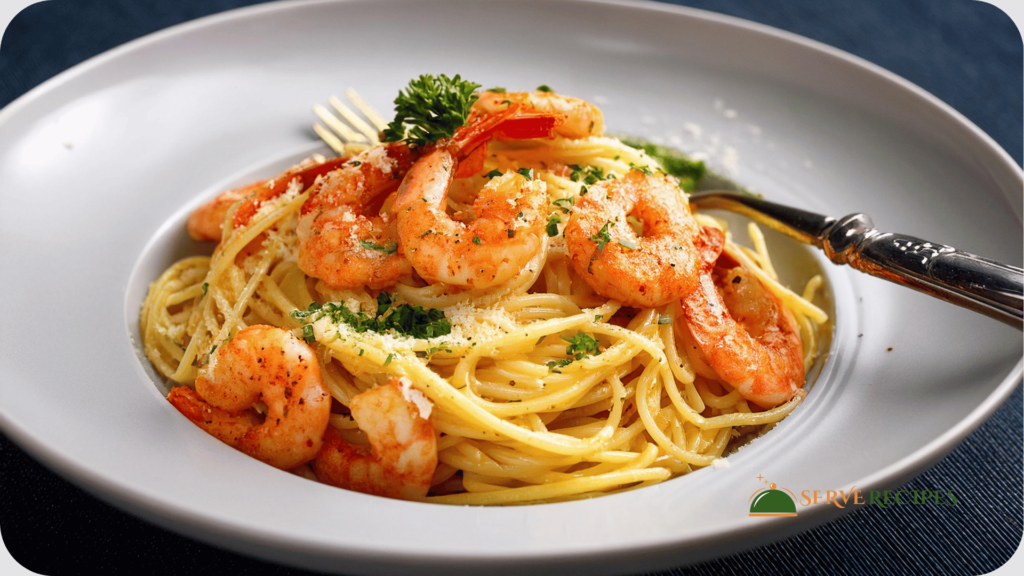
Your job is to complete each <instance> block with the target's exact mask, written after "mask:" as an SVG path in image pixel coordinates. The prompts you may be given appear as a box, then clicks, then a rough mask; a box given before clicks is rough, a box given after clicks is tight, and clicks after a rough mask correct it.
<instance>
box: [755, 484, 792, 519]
mask: <svg viewBox="0 0 1024 576" xmlns="http://www.w3.org/2000/svg"><path fill="white" fill-rule="evenodd" d="M758 479H762V480H763V476H758ZM750 515H751V516H796V496H795V495H794V494H793V493H792V492H790V491H789V490H786V489H785V488H783V489H782V490H776V486H775V483H774V482H773V483H771V484H769V485H768V488H767V489H764V488H762V489H760V490H758V491H757V492H754V493H753V494H751V495H750Z"/></svg>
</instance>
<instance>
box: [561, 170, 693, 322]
mask: <svg viewBox="0 0 1024 576" xmlns="http://www.w3.org/2000/svg"><path fill="white" fill-rule="evenodd" d="M630 214H633V215H635V216H636V217H637V218H639V219H640V220H641V221H642V222H643V236H637V234H636V233H635V232H634V231H633V228H632V227H631V226H630V225H629V223H628V222H626V216H627V215H630ZM563 235H564V236H565V245H566V248H567V252H568V254H569V259H570V262H571V263H572V266H573V268H574V269H575V270H576V273H577V274H579V275H580V277H582V278H583V279H584V280H585V281H586V282H587V284H589V285H590V287H591V288H593V289H594V291H596V292H597V293H598V294H600V295H602V296H604V297H606V298H614V299H616V300H619V301H620V302H622V303H623V304H625V305H627V306H633V307H637V308H656V307H658V306H662V305H664V304H667V303H669V302H671V301H673V300H678V299H679V298H682V297H683V296H685V295H686V294H688V293H689V292H690V291H692V290H693V289H694V287H695V286H696V284H697V278H698V269H699V267H698V263H699V256H698V253H697V248H696V247H695V245H694V241H695V239H696V238H697V237H698V235H699V227H698V226H697V221H696V220H694V219H693V215H692V214H691V213H690V210H689V207H688V206H687V204H686V202H685V201H684V200H683V196H682V191H681V190H680V189H679V186H678V184H677V182H676V181H675V180H674V179H672V178H671V177H669V176H664V175H661V174H656V175H649V174H644V173H643V172H640V171H638V170H633V171H631V172H630V173H629V174H627V175H626V176H624V177H622V178H618V179H613V180H606V181H603V182H599V183H598V184H595V185H594V186H591V187H590V191H589V192H588V193H587V194H586V195H584V196H580V198H579V200H577V202H576V207H575V209H574V210H573V213H572V216H570V217H569V222H568V224H566V226H565V230H564V231H563Z"/></svg>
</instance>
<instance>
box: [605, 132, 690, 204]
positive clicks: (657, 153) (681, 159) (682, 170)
mask: <svg viewBox="0 0 1024 576" xmlns="http://www.w3.org/2000/svg"><path fill="white" fill-rule="evenodd" d="M622 143H623V144H625V145H627V146H632V147H633V148H636V149H637V150H643V151H644V152H645V153H647V155H648V156H650V157H651V158H654V159H655V160H657V161H658V164H661V166H662V168H664V169H665V172H667V173H668V174H671V175H672V176H675V177H676V178H679V187H680V188H682V189H683V190H685V191H687V192H692V191H693V188H694V186H695V185H696V184H697V181H698V180H700V179H701V178H703V177H704V174H706V173H707V168H705V167H704V162H701V161H693V160H690V159H689V158H687V157H686V155H684V154H683V153H682V152H678V151H676V150H673V149H672V148H669V147H668V146H661V145H659V144H651V143H650V142H644V141H643V140H638V139H632V138H623V139H622Z"/></svg>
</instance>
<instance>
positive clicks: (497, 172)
mask: <svg viewBox="0 0 1024 576" xmlns="http://www.w3.org/2000/svg"><path fill="white" fill-rule="evenodd" d="M498 176H501V170H491V171H490V172H488V173H487V177H488V178H497V177H498Z"/></svg>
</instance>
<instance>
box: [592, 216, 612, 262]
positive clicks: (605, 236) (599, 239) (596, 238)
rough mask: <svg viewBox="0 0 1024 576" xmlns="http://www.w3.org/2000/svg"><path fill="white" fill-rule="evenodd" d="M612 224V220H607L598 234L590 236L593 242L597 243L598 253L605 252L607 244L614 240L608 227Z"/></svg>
mask: <svg viewBox="0 0 1024 576" xmlns="http://www.w3.org/2000/svg"><path fill="white" fill-rule="evenodd" d="M611 225H612V222H611V220H609V221H607V222H605V223H604V226H601V229H600V230H598V231H597V234H594V235H593V236H591V237H590V240H591V242H596V243H597V252H598V254H601V253H603V252H604V246H605V244H607V243H609V242H611V241H612V236H611V234H609V233H608V227H609V226H611Z"/></svg>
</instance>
